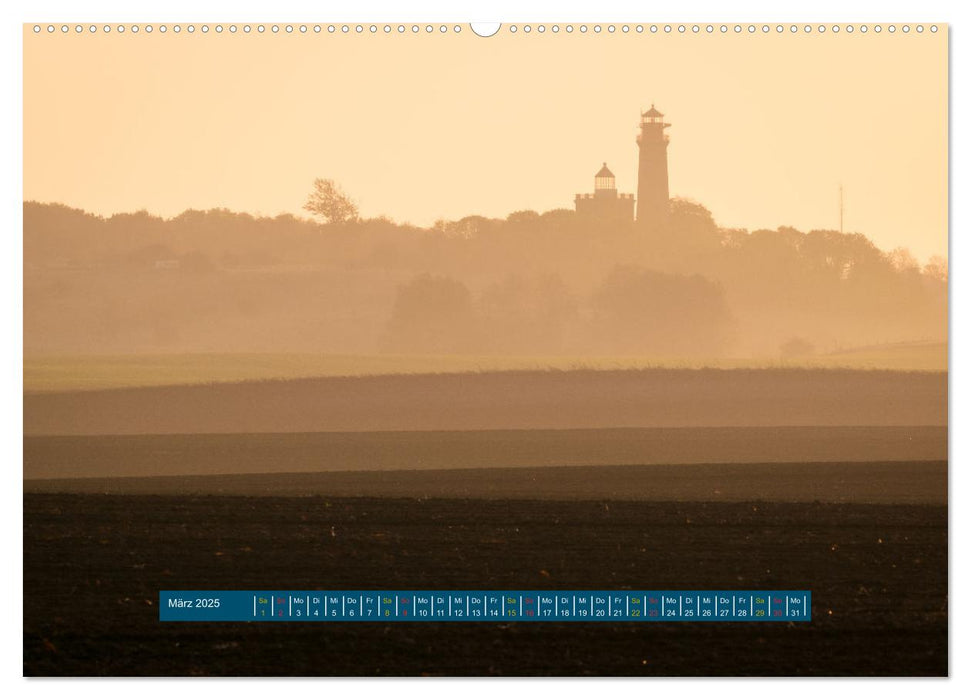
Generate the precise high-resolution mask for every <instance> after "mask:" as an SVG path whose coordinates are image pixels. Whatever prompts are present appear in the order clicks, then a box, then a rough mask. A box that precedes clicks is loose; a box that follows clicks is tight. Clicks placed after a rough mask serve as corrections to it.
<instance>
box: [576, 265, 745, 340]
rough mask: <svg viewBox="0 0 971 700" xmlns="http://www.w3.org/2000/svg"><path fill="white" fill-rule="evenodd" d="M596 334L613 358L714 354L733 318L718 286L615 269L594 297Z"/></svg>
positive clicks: (630, 268) (699, 280)
mask: <svg viewBox="0 0 971 700" xmlns="http://www.w3.org/2000/svg"><path fill="white" fill-rule="evenodd" d="M592 304H593V310H594V314H595V318H594V332H595V333H596V335H597V337H598V339H599V341H600V342H601V343H602V344H603V346H604V347H605V348H609V351H610V352H612V353H615V354H616V353H624V354H635V355H646V354H652V355H661V356H674V355H707V356H711V355H718V354H720V353H722V352H723V351H724V350H725V349H726V348H727V345H728V340H729V335H730V330H731V324H732V317H731V314H730V313H729V310H728V304H727V302H726V300H725V294H724V292H723V291H722V288H721V286H720V285H719V284H718V283H716V282H713V281H712V280H709V279H706V278H704V277H702V276H701V275H673V274H668V273H664V272H658V271H656V270H645V269H643V268H639V267H634V266H630V265H624V266H618V267H616V268H614V270H613V271H612V272H611V273H610V275H608V277H607V279H606V280H604V282H603V284H602V285H601V286H600V288H599V289H598V290H597V291H596V292H595V293H594V295H593V299H592Z"/></svg>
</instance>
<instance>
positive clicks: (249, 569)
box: [22, 11, 949, 677]
mask: <svg viewBox="0 0 971 700" xmlns="http://www.w3.org/2000/svg"><path fill="white" fill-rule="evenodd" d="M78 15H79V16H80V15H83V11H79V13H78ZM22 39H23V219H22V221H23V226H22V235H23V315H24V316H23V353H24V355H23V380H24V388H23V490H24V496H23V527H24V531H23V562H24V569H23V590H24V594H23V673H24V675H26V676H42V677H43V676H152V677H158V676H166V677H167V676H178V677H181V676H287V677H289V676H300V677H306V676H340V677H371V676H406V677H411V676H455V677H480V676H499V677H523V676H526V677H530V676H567V677H571V676H602V677H620V676H622V677H630V676H652V677H653V676H666V677H670V676H675V677H682V676H702V677H708V676H717V677H723V676H749V677H751V676H757V677H760V676H825V677H831V676H924V677H927V676H946V675H947V674H948V597H947V593H948V558H947V557H948V99H949V98H948V25H947V24H944V23H937V24H935V23H905V24H900V23H896V24H895V23H886V22H885V23H866V24H860V23H856V24H845V23H838V24H834V23H819V22H813V23H805V22H800V23H791V22H787V23H784V24H779V23H748V22H746V23H722V22H711V23H708V22H690V23H650V22H639V23H638V22H627V23H625V22H596V21H593V22H587V23H583V22H577V23H563V22H559V23H556V22H547V23H543V22H529V23H509V22H504V23H496V24H468V23H455V22H448V23H443V22H428V21H421V22H398V21H389V22H362V23H353V22H352V23H344V22H326V21H317V22H314V21H306V22H297V21H292V22H274V21H272V18H270V19H268V20H267V21H265V22H250V23H243V22H237V23H233V22H217V21H211V22H195V23H177V22H143V23H135V24H132V23H126V22H106V21H104V20H103V19H99V20H98V21H80V22H78V21H74V22H70V23H63V22H48V21H44V22H40V21H38V22H28V23H27V24H25V25H24V26H23V37H22Z"/></svg>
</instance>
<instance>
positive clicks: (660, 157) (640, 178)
mask: <svg viewBox="0 0 971 700" xmlns="http://www.w3.org/2000/svg"><path fill="white" fill-rule="evenodd" d="M669 126H671V125H670V124H665V123H664V115H663V114H661V113H660V112H658V111H657V110H656V109H654V105H651V108H650V109H649V110H647V111H646V112H643V113H642V114H641V123H640V133H638V135H637V146H638V148H639V149H640V159H639V164H638V168H637V223H638V225H639V226H642V227H643V228H645V229H647V230H650V231H661V230H664V229H665V228H666V227H667V224H668V215H669V213H670V211H671V208H670V203H669V201H668V136H667V134H665V133H664V130H665V129H666V128H668V127H669Z"/></svg>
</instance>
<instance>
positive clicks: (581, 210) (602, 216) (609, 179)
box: [574, 163, 634, 222]
mask: <svg viewBox="0 0 971 700" xmlns="http://www.w3.org/2000/svg"><path fill="white" fill-rule="evenodd" d="M574 201H575V203H576V207H577V216H579V217H581V218H583V219H587V220H588V221H613V222H618V221H624V222H630V221H633V220H634V195H632V194H618V193H617V179H616V178H615V177H614V174H613V173H612V172H610V168H608V167H607V164H606V163H604V164H603V167H602V168H600V170H598V171H597V174H596V175H594V176H593V194H578V195H577V196H576V198H575V199H574Z"/></svg>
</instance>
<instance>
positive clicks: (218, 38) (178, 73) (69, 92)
mask: <svg viewBox="0 0 971 700" xmlns="http://www.w3.org/2000/svg"><path fill="white" fill-rule="evenodd" d="M946 32H947V29H946V27H942V31H939V32H937V33H936V34H931V33H930V32H926V31H925V32H924V33H923V34H916V33H911V34H909V35H904V34H900V33H897V34H895V35H890V34H887V33H886V32H883V33H882V34H879V35H878V34H875V33H873V32H872V31H870V32H868V33H867V34H860V33H859V31H857V32H855V33H854V34H852V35H848V34H846V33H845V32H842V33H840V34H839V35H835V36H834V35H833V34H832V32H827V33H826V34H824V35H820V34H817V33H813V34H811V35H804V34H801V33H800V34H797V35H790V34H789V33H788V32H786V33H785V34H782V35H777V34H776V33H775V31H774V29H773V32H772V33H770V34H768V35H763V34H761V33H760V32H759V33H757V34H755V35H748V34H747V33H742V34H740V35H736V34H733V33H729V34H728V35H724V36H723V35H719V34H717V33H716V34H714V35H707V34H705V33H704V32H702V33H701V34H698V35H692V34H691V33H690V32H688V33H687V34H678V33H676V32H675V33H672V34H671V35H665V34H663V33H659V34H657V35H652V34H650V33H648V32H645V33H644V34H636V33H634V32H631V33H630V34H628V35H624V34H621V33H620V32H619V31H618V32H617V33H615V34H607V33H606V32H604V33H602V34H600V35H595V34H593V33H592V32H588V33H587V34H582V35H581V34H579V33H574V34H572V35H569V34H566V33H564V32H562V31H561V32H560V33H559V34H556V35H553V34H550V33H548V32H547V33H546V34H545V35H541V34H538V33H536V32H535V31H533V32H532V33H530V34H528V35H526V34H523V33H522V32H521V31H520V32H519V33H517V34H514V35H513V34H510V33H509V32H508V31H506V30H505V29H504V30H503V31H502V32H500V34H499V35H497V36H495V37H491V38H488V39H483V38H479V37H476V36H475V35H474V34H472V33H471V32H470V31H469V29H468V27H467V26H466V27H464V28H463V31H462V33H460V34H458V35H455V34H453V33H451V32H450V33H448V34H444V35H443V34H440V33H439V32H438V31H437V30H436V31H435V33H434V34H432V35H426V34H425V33H424V32H422V33H421V34H420V35H411V33H410V32H409V33H407V34H405V35H399V34H397V32H392V33H391V34H390V35H385V34H383V33H382V32H381V31H380V29H379V32H378V33H377V34H376V35H372V34H369V33H367V32H365V33H364V34H362V35H356V34H355V33H353V31H352V32H351V33H350V34H348V35H342V34H341V33H340V32H338V33H336V34H328V33H327V32H326V29H325V30H324V31H323V32H322V33H320V34H314V33H313V32H310V31H308V33H307V34H305V35H301V34H299V33H298V32H296V31H295V32H294V33H293V34H286V33H284V32H283V31H282V30H281V32H280V33H279V34H278V35H273V34H271V33H270V32H269V31H267V32H266V33H265V34H262V35H258V34H256V32H255V31H254V32H253V33H252V34H249V35H245V34H243V33H242V32H238V33H237V34H235V35H234V34H230V33H229V32H228V31H224V32H223V33H222V34H216V33H215V32H213V31H210V32H209V33H208V34H205V35H204V34H202V33H200V32H199V31H196V33H195V34H194V35H189V34H187V33H185V32H183V33H181V34H179V35H176V34H173V33H172V32H171V31H169V32H168V33H166V34H164V35H162V34H159V33H158V31H157V30H156V31H155V32H153V33H152V34H146V33H145V32H140V33H139V34H137V35H132V34H131V33H130V32H126V33H125V34H123V35H119V34H118V33H117V32H112V33H111V34H107V35H105V34H103V33H101V32H98V33H97V34H93V35H92V34H88V33H85V34H82V35H80V36H75V35H74V33H73V31H72V32H71V33H70V34H67V35H62V34H61V33H60V32H59V31H58V32H56V33H55V34H53V35H49V34H47V33H46V32H42V33H41V34H39V35H35V34H34V33H33V32H32V31H31V29H30V27H29V26H28V27H25V29H24V197H25V199H29V200H39V201H45V202H47V201H58V202H64V203H66V204H68V205H71V206H75V207H79V208H83V209H86V210H88V211H93V212H97V213H101V214H110V213H113V212H121V211H132V210H136V209H142V208H144V209H147V210H149V211H151V212H153V213H158V214H161V215H163V216H172V215H175V214H178V213H179V212H181V211H183V210H185V209H188V208H197V209H207V208H212V207H227V208H229V209H233V210H238V211H249V212H253V213H263V214H270V215H273V214H277V213H280V212H292V213H295V214H299V215H303V212H302V211H301V206H302V204H303V202H304V201H305V199H306V196H307V193H308V192H309V190H310V188H311V185H312V182H313V179H314V178H315V177H329V178H333V179H335V180H336V181H338V182H339V183H340V184H341V185H342V186H343V188H344V189H345V190H346V191H347V192H348V193H349V194H351V196H352V197H354V198H355V199H356V200H357V201H358V203H359V204H360V207H361V212H362V214H363V215H364V216H377V215H380V214H385V215H387V216H390V217H391V218H393V219H396V220H399V221H410V222H412V223H416V224H421V225H427V224H431V223H432V222H433V221H434V220H436V219H439V218H453V219H454V218H459V217H462V216H465V215H468V214H482V215H486V216H505V215H506V214H508V213H509V212H511V211H515V210H518V209H536V210H539V211H545V210H548V209H553V208H560V207H569V208H572V206H573V196H574V194H575V193H577V192H586V191H589V190H591V189H592V186H593V174H594V173H595V172H596V171H597V170H598V169H599V167H600V165H601V162H603V161H606V162H607V163H608V164H609V165H610V167H611V169H612V170H613V172H614V173H615V174H616V176H617V183H618V187H619V189H620V190H621V191H622V192H635V191H636V181H635V178H636V172H637V148H636V145H635V143H634V136H635V124H636V122H637V119H638V110H639V109H640V108H644V109H646V108H647V107H648V106H650V104H651V103H652V102H654V103H655V104H656V105H657V107H658V108H659V109H660V110H661V111H662V112H664V113H665V115H666V117H667V120H668V121H669V122H671V124H672V125H673V126H672V127H671V128H670V129H669V130H668V133H669V134H670V137H671V144H670V148H669V152H668V155H669V164H670V166H669V167H670V188H671V194H672V196H683V197H689V198H691V199H694V200H697V201H699V202H701V203H702V204H704V205H705V206H706V207H708V208H709V209H711V211H712V212H713V213H714V215H715V218H716V220H717V221H718V222H719V223H720V224H722V225H724V226H733V227H745V228H749V229H755V228H775V227H777V226H780V225H791V226H795V227H797V228H800V229H802V230H809V229H813V228H838V226H839V208H838V207H839V195H838V190H839V185H840V184H841V183H842V185H843V187H844V190H845V228H846V230H848V231H859V232H862V233H865V234H867V235H868V236H869V237H871V238H872V239H873V240H874V241H875V242H876V243H877V244H878V245H879V246H880V247H882V248H885V249H890V248H894V247H897V246H906V247H908V248H910V249H911V250H912V251H913V252H914V253H915V254H916V255H917V256H918V258H920V259H922V260H924V259H926V258H927V257H929V256H930V255H935V254H938V255H939V254H945V253H946V250H947V99H948V98H947V38H946Z"/></svg>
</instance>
